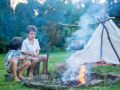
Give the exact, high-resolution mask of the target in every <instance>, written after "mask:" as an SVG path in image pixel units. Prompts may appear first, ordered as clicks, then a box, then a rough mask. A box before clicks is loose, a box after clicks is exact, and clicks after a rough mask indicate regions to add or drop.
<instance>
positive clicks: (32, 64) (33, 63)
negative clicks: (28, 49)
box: [29, 58, 38, 77]
mask: <svg viewBox="0 0 120 90" xmlns="http://www.w3.org/2000/svg"><path fill="white" fill-rule="evenodd" d="M37 62H38V58H32V63H31V66H30V71H29V76H30V77H33V71H34V67H35V64H36V63H37Z"/></svg>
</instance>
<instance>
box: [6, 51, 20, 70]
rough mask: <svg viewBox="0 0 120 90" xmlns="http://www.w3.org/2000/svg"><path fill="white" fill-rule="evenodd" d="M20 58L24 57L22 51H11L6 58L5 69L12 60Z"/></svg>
mask: <svg viewBox="0 0 120 90" xmlns="http://www.w3.org/2000/svg"><path fill="white" fill-rule="evenodd" d="M20 56H22V54H21V52H20V50H10V51H9V52H8V53H7V54H6V56H5V68H6V66H7V65H8V64H9V62H10V60H11V59H12V58H18V57H20Z"/></svg>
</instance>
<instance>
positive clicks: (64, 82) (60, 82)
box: [23, 65, 120, 90]
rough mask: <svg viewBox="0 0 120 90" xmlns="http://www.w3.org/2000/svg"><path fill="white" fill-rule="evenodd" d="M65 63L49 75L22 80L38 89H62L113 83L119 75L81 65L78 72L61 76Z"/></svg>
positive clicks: (64, 69)
mask: <svg viewBox="0 0 120 90" xmlns="http://www.w3.org/2000/svg"><path fill="white" fill-rule="evenodd" d="M65 66H66V65H57V67H56V71H55V72H54V73H52V74H51V75H46V76H45V75H38V76H35V77H34V78H33V79H32V80H27V79H26V80H23V83H24V84H25V85H26V86H29V87H32V88H39V89H41V90H42V89H49V90H64V89H69V88H71V87H74V88H80V87H87V86H89V85H102V84H103V83H104V82H105V83H106V84H115V83H117V82H118V81H119V80H120V76H118V75H114V74H102V73H95V72H90V73H89V72H88V70H87V69H88V68H87V65H81V67H80V69H79V71H78V73H76V74H74V75H69V77H67V78H63V73H64V72H65V71H66V67H65Z"/></svg>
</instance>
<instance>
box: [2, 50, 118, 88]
mask: <svg viewBox="0 0 120 90" xmlns="http://www.w3.org/2000/svg"><path fill="white" fill-rule="evenodd" d="M68 57H69V53H65V52H59V53H58V52H57V53H50V57H49V64H48V70H49V72H53V71H54V67H55V64H56V63H64V60H65V59H67V58H68ZM41 67H42V66H41ZM94 71H96V72H100V73H109V72H113V73H117V74H120V68H119V67H118V66H117V67H115V66H107V67H97V68H95V69H94ZM4 75H5V70H4V54H0V90H35V89H31V88H28V87H25V86H23V85H22V83H18V82H14V81H12V82H5V80H4ZM70 90H120V82H119V83H118V84H115V85H108V86H106V85H103V86H91V87H87V88H78V89H73V88H71V89H70Z"/></svg>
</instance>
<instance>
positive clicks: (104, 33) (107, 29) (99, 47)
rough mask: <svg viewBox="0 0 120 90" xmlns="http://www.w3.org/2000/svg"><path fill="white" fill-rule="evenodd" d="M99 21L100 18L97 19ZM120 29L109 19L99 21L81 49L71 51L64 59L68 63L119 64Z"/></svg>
mask: <svg viewBox="0 0 120 90" xmlns="http://www.w3.org/2000/svg"><path fill="white" fill-rule="evenodd" d="M99 21H100V20H99ZM119 45H120V30H119V28H118V27H117V26H116V25H115V23H114V22H113V21H112V20H111V19H108V20H105V21H102V22H101V21H100V24H99V26H98V27H97V29H96V30H95V32H94V33H93V35H92V37H91V39H90V40H89V42H88V43H87V45H86V46H85V47H84V49H83V50H78V51H76V52H75V53H73V54H72V55H71V56H70V57H69V58H68V59H67V61H66V63H69V65H71V66H72V65H73V66H74V67H75V65H76V67H77V65H80V64H85V63H96V62H99V61H104V62H105V63H108V64H120V46H119Z"/></svg>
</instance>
